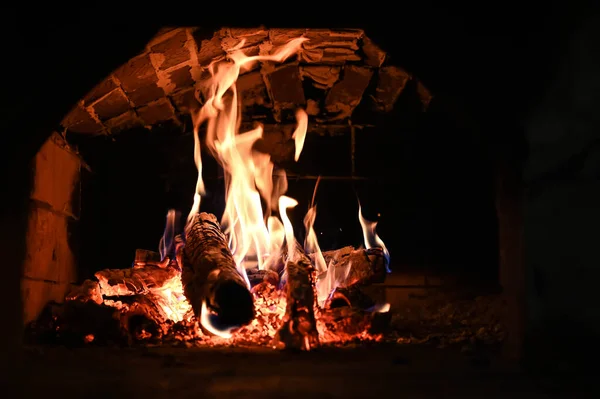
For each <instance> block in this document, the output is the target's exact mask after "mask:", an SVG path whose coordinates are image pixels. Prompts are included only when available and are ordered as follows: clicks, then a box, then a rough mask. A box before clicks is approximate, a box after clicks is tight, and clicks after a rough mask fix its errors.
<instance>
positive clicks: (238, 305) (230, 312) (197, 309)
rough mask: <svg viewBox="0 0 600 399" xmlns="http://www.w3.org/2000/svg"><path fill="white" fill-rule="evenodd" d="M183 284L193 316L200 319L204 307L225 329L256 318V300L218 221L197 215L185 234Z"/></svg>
mask: <svg viewBox="0 0 600 399" xmlns="http://www.w3.org/2000/svg"><path fill="white" fill-rule="evenodd" d="M182 264H183V266H182V268H183V274H182V282H183V287H184V292H185V296H186V297H187V299H188V301H189V302H190V304H191V305H192V308H193V310H194V314H195V315H196V317H197V318H198V319H201V317H200V315H201V311H202V307H203V303H205V304H206V307H207V308H208V310H209V311H210V312H212V313H213V314H214V317H213V319H214V321H215V322H217V323H218V324H219V325H220V326H222V327H224V328H229V327H239V326H243V325H246V324H248V323H250V322H251V321H252V319H253V318H254V300H253V298H252V294H251V293H250V290H249V289H248V286H247V284H246V281H245V280H244V278H243V277H242V275H241V274H240V272H239V271H238V270H237V267H236V264H235V260H234V259H233V255H232V254H231V251H230V250H229V246H228V245H227V241H226V239H225V235H224V234H223V232H222V231H221V228H220V226H219V223H218V221H217V218H216V217H215V216H214V215H212V214H209V213H205V212H201V213H197V214H195V215H194V217H193V220H192V221H191V222H190V226H189V228H188V229H187V230H186V245H185V247H183V254H182Z"/></svg>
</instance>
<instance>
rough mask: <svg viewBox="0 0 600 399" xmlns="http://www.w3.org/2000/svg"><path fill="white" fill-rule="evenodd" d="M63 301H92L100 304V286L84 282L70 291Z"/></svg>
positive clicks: (89, 281) (93, 282)
mask: <svg viewBox="0 0 600 399" xmlns="http://www.w3.org/2000/svg"><path fill="white" fill-rule="evenodd" d="M65 299H66V300H67V301H79V302H87V301H92V302H95V303H97V304H101V303H102V301H103V299H102V293H101V291H100V284H98V282H97V281H93V280H85V281H84V282H83V283H82V284H81V285H79V286H77V287H75V288H74V289H73V290H71V292H69V294H67V296H66V298H65Z"/></svg>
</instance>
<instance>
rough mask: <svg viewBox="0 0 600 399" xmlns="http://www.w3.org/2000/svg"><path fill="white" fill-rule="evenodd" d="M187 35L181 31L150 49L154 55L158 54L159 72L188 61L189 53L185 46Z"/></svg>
mask: <svg viewBox="0 0 600 399" xmlns="http://www.w3.org/2000/svg"><path fill="white" fill-rule="evenodd" d="M187 40H188V37H187V33H186V31H185V30H181V31H179V32H177V33H176V34H174V35H173V36H171V37H169V38H168V39H166V40H164V41H162V42H160V43H158V44H155V45H153V46H152V47H151V48H150V51H152V52H153V53H155V54H160V55H162V57H160V60H161V62H160V64H159V65H158V69H159V70H161V71H162V70H165V69H168V68H171V67H174V66H176V65H179V64H181V63H184V62H188V61H189V60H190V51H189V49H188V46H187Z"/></svg>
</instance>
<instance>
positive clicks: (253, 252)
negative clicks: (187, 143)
mask: <svg viewBox="0 0 600 399" xmlns="http://www.w3.org/2000/svg"><path fill="white" fill-rule="evenodd" d="M307 40H308V39H307V38H304V37H299V38H296V39H292V40H290V41H289V42H288V43H286V44H285V45H283V46H281V47H280V48H278V49H277V50H276V51H274V52H273V53H272V54H270V55H257V56H247V55H246V54H244V52H243V51H242V47H243V46H244V43H245V42H244V41H243V40H242V41H241V42H240V43H239V44H238V45H237V46H235V47H234V48H232V49H231V50H230V51H229V52H228V54H227V56H226V58H225V59H224V60H219V61H216V62H213V63H211V64H210V65H209V67H208V71H209V72H210V75H211V78H210V79H208V81H207V82H206V87H205V89H206V90H205V97H206V101H205V104H204V106H203V107H202V108H201V109H200V110H199V111H198V112H195V113H194V114H193V120H194V160H195V162H196V167H197V169H198V180H197V184H196V192H195V194H194V204H193V206H192V209H191V211H190V214H189V216H188V222H189V220H191V218H192V217H193V215H194V214H195V213H196V212H198V211H199V207H200V200H201V195H202V194H204V192H205V189H204V182H203V180H202V159H201V154H200V140H199V127H200V126H201V125H202V124H203V123H205V122H206V140H205V142H206V147H207V149H208V150H209V151H210V153H211V154H212V155H213V156H214V157H215V159H216V160H217V161H218V162H219V164H220V165H221V167H222V168H223V171H224V176H225V196H226V202H225V211H224V213H223V216H222V219H221V225H222V227H223V229H224V232H225V234H226V235H227V237H228V240H229V246H230V248H231V251H232V253H233V256H234V259H235V261H236V264H237V266H238V269H239V270H240V272H241V273H242V274H243V275H245V268H246V267H248V266H250V265H258V267H259V268H261V269H263V268H265V267H268V266H269V265H271V264H273V262H274V260H273V259H274V257H275V256H276V254H275V252H279V251H280V250H281V245H282V243H281V241H282V240H281V234H282V229H280V224H278V221H276V219H272V217H271V216H270V213H271V211H272V210H273V209H274V208H276V207H277V206H278V205H279V197H280V195H281V194H282V193H283V192H285V189H282V187H278V186H276V185H275V184H273V169H274V167H273V163H272V162H271V159H270V156H269V155H267V154H262V153H259V152H257V151H255V150H254V149H253V147H254V143H255V142H256V141H257V140H259V139H260V138H261V137H262V135H263V127H262V126H258V127H256V128H255V129H253V130H250V131H248V132H239V126H240V124H241V117H240V112H239V109H238V108H239V103H238V94H237V89H236V81H237V79H238V76H239V74H240V72H241V71H243V70H244V69H246V68H248V67H249V66H251V65H252V64H253V63H255V62H258V61H262V62H265V61H270V62H282V61H284V60H285V59H286V58H288V57H290V56H292V55H293V54H296V53H297V52H298V51H299V49H300V46H301V45H302V43H303V42H305V41H307ZM296 118H297V122H298V126H297V128H296V130H295V132H294V134H293V136H292V138H293V139H294V143H295V146H296V148H295V155H294V158H295V160H298V158H299V156H300V153H301V151H302V147H303V145H304V139H305V137H306V130H307V125H308V115H307V114H306V112H305V111H304V110H302V109H298V110H297V112H296ZM263 203H264V204H266V206H265V209H263ZM283 227H284V229H283V230H285V234H286V235H287V234H288V232H287V230H288V229H291V223H290V224H289V225H287V226H286V222H285V220H284V223H283ZM291 231H292V233H291V234H292V236H293V230H291Z"/></svg>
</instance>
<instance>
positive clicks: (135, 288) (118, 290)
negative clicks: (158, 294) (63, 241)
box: [94, 265, 179, 297]
mask: <svg viewBox="0 0 600 399" xmlns="http://www.w3.org/2000/svg"><path fill="white" fill-rule="evenodd" d="M94 276H95V277H96V278H97V279H98V282H99V284H100V291H101V293H102V295H103V296H105V297H106V296H131V295H145V294H149V293H151V292H154V291H157V290H160V289H161V288H162V287H163V286H164V285H165V284H167V283H168V282H170V281H172V280H173V279H176V278H179V272H178V271H177V269H175V268H173V267H167V268H163V267H161V266H155V265H146V266H143V267H137V268H131V269H105V270H101V271H99V272H97V273H96V274H94Z"/></svg>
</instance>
